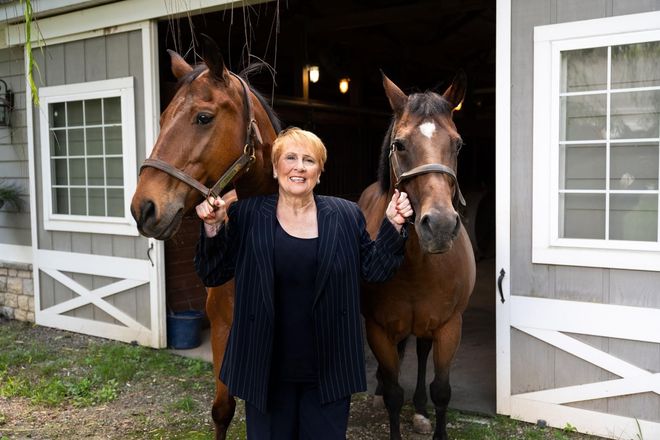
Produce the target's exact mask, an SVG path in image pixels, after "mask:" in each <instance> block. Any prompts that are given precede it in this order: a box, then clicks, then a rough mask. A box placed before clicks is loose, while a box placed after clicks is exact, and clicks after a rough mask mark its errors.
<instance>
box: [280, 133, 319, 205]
mask: <svg viewBox="0 0 660 440" xmlns="http://www.w3.org/2000/svg"><path fill="white" fill-rule="evenodd" d="M275 174H276V175H277V183H278V184H279V186H280V191H281V192H284V193H285V194H288V195H291V196H296V197H304V196H307V195H309V194H311V193H312V191H313V190H314V187H315V186H316V184H317V182H318V180H319V177H320V176H321V163H320V162H319V160H318V159H317V158H316V157H315V156H314V153H313V152H312V150H311V149H310V148H309V147H308V146H306V145H301V144H297V143H286V144H284V145H283V146H282V154H280V157H279V159H278V160H277V163H276V164H275Z"/></svg>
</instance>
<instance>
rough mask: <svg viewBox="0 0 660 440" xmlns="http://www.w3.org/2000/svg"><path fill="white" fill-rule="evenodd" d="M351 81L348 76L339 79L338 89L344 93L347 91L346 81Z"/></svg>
mask: <svg viewBox="0 0 660 440" xmlns="http://www.w3.org/2000/svg"><path fill="white" fill-rule="evenodd" d="M349 82H351V79H350V78H342V79H340V80H339V91H340V92H341V93H342V94H344V93H346V92H348V83H349Z"/></svg>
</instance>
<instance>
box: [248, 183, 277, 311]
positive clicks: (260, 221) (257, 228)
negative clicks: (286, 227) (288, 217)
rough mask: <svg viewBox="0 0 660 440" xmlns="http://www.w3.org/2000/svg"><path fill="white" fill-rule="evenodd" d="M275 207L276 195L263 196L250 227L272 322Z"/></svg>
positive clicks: (258, 269)
mask: <svg viewBox="0 0 660 440" xmlns="http://www.w3.org/2000/svg"><path fill="white" fill-rule="evenodd" d="M276 208H277V195H271V196H268V197H265V198H264V201H263V203H262V204H261V206H260V207H259V212H258V214H257V215H256V219H255V223H254V227H253V228H252V232H251V235H252V240H251V241H252V246H253V251H254V256H255V260H256V262H257V267H256V268H255V269H256V271H257V274H259V275H258V276H261V277H262V278H263V281H264V284H263V287H264V288H263V289H261V295H262V300H263V302H264V306H265V307H266V310H267V311H268V316H269V317H270V318H271V322H273V320H274V317H275V306H274V303H273V294H274V285H275V282H274V275H273V246H274V242H275V221H276V218H277V217H276V215H275V210H276Z"/></svg>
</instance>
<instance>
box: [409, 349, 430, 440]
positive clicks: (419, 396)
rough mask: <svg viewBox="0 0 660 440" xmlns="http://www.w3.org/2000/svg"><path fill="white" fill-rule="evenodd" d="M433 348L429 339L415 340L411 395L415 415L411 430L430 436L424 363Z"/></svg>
mask: <svg viewBox="0 0 660 440" xmlns="http://www.w3.org/2000/svg"><path fill="white" fill-rule="evenodd" d="M432 346H433V341H432V340H431V339H421V338H417V385H416V386H415V394H413V404H414V405H415V415H414V416H413V430H414V431H415V432H417V433H419V434H430V433H431V432H432V431H433V426H431V421H430V420H429V413H428V411H427V409H426V403H427V401H428V399H427V397H426V361H427V360H428V358H429V352H430V351H431V347H432Z"/></svg>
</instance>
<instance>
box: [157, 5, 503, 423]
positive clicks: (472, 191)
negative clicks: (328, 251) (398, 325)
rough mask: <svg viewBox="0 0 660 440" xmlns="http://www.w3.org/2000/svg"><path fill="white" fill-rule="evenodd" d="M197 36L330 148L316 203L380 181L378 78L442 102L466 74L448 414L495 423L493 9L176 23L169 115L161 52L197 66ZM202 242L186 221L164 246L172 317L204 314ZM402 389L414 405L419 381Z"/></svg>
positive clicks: (165, 32) (265, 9) (164, 36)
mask: <svg viewBox="0 0 660 440" xmlns="http://www.w3.org/2000/svg"><path fill="white" fill-rule="evenodd" d="M202 33H204V34H207V35H209V36H211V37H212V38H213V39H214V40H215V41H216V42H217V44H218V46H219V47H220V49H221V51H222V54H223V57H224V59H225V63H226V64H227V66H228V67H229V68H230V69H231V70H232V71H234V72H239V71H241V70H242V68H244V67H245V65H246V64H247V62H248V61H257V60H263V61H265V62H266V63H268V64H270V65H271V66H272V67H273V69H274V70H275V71H276V73H274V74H272V75H271V73H270V71H269V70H268V69H262V70H261V71H260V72H259V73H256V74H255V75H253V76H252V77H251V78H250V82H251V83H252V84H253V85H254V86H255V88H256V89H257V90H259V91H260V92H262V94H263V95H264V96H266V97H267V98H268V100H269V101H270V102H271V103H272V105H273V107H274V109H275V111H276V112H277V114H278V115H279V117H280V119H281V120H282V122H283V126H285V127H286V126H290V125H295V126H299V127H302V128H305V129H309V130H312V131H313V132H315V133H316V134H318V135H319V137H320V138H321V139H322V140H323V141H324V143H325V145H326V147H327V149H328V162H327V164H326V171H325V173H324V174H323V176H322V178H321V182H322V183H321V184H320V185H319V187H318V188H317V192H318V193H320V194H329V195H334V196H340V197H344V198H347V199H351V200H355V201H357V199H358V197H359V195H360V193H361V191H362V190H364V189H365V188H366V187H367V186H368V185H369V184H370V183H372V182H373V181H375V180H376V174H377V168H378V156H379V154H380V148H381V143H382V140H383V136H384V134H385V131H386V129H387V127H388V125H389V122H390V118H391V111H390V108H389V105H388V103H387V100H386V98H385V94H384V92H383V87H382V77H381V70H382V72H384V73H385V74H386V75H387V76H388V77H389V78H390V79H391V80H393V81H394V82H395V83H396V84H397V85H398V86H399V87H400V88H401V89H402V90H403V91H404V92H406V93H411V92H415V91H424V90H428V89H432V90H436V91H438V92H439V93H442V91H444V90H445V88H446V87H447V86H448V85H449V84H450V83H451V80H452V79H453V77H454V75H455V74H456V72H457V71H459V69H462V70H463V71H465V73H466V74H467V77H468V91H467V95H466V98H465V101H464V103H463V106H462V109H461V110H460V111H458V112H455V116H454V120H455V122H456V126H457V128H458V131H459V133H460V134H461V136H462V137H463V140H464V142H465V147H464V148H463V149H462V150H461V154H460V155H459V169H458V178H459V182H460V184H461V189H462V191H463V193H464V195H465V197H466V199H467V204H468V207H467V208H466V210H465V212H463V218H464V221H465V223H466V226H467V228H468V231H469V232H470V235H471V238H472V241H473V247H474V248H475V255H476V257H477V262H478V279H477V287H476V289H475V292H474V294H473V296H472V299H471V305H470V308H469V309H468V311H467V312H466V314H465V317H464V318H465V319H464V336H463V342H462V345H461V349H460V350H459V354H458V356H457V359H456V362H455V368H454V369H453V370H452V376H453V377H452V384H453V387H454V393H453V397H452V402H451V405H452V406H453V407H456V408H460V409H467V410H473V411H479V412H486V413H494V411H495V336H494V335H495V312H494V307H495V300H494V298H495V292H494V287H493V286H494V283H493V281H494V278H495V276H494V253H495V240H494V236H495V209H494V198H495V2H494V1H493V0H465V1H460V0H436V1H429V0H422V1H410V0H336V1H333V2H327V1H322V0H288V1H281V0H280V1H277V2H271V3H266V4H260V5H254V6H249V7H246V8H238V7H234V8H233V9H231V10H225V11H218V12H214V13H207V14H203V15H194V16H187V17H180V18H172V19H170V20H167V21H163V22H161V23H160V24H159V29H158V34H159V54H160V56H159V68H160V88H161V107H162V109H164V108H165V107H166V106H167V104H168V102H169V99H170V98H171V96H172V92H173V88H174V85H175V79H174V77H173V76H172V74H171V73H170V63H169V56H168V55H167V53H166V51H165V49H173V50H176V51H177V52H179V53H180V54H182V55H184V56H185V58H186V60H187V61H188V62H190V63H194V62H198V61H199V57H198V56H196V53H198V52H200V48H199V35H200V34H202ZM193 36H195V37H193ZM308 66H318V70H319V78H318V82H315V83H313V82H310V81H309V80H308V78H309V77H308V71H309V68H308ZM342 78H347V79H349V82H348V85H349V88H348V91H347V92H346V93H341V92H340V90H339V81H340V79H342ZM198 231H199V223H198V221H197V220H196V219H195V218H193V217H192V215H189V216H188V218H187V219H186V221H184V224H183V226H182V228H181V229H180V231H179V232H178V233H177V235H176V236H175V237H174V238H173V239H172V240H170V241H168V242H167V243H166V283H167V306H168V309H169V310H184V309H190V308H193V309H198V310H203V309H204V302H205V297H206V293H205V291H204V288H203V286H202V285H201V283H200V282H199V280H198V279H197V278H196V276H195V274H194V272H193V269H192V255H193V252H194V246H195V243H196V241H197V234H198ZM408 345H409V347H414V344H408ZM413 357H414V353H410V354H407V355H406V359H405V360H404V362H405V363H410V368H404V369H403V371H406V370H411V369H412V371H416V368H414V364H413V360H414V359H413ZM429 363H431V362H429ZM370 368H371V367H370ZM370 371H373V368H371V370H370ZM431 371H432V368H429V372H431ZM431 378H432V375H429V377H428V379H429V380H430V379H431ZM402 384H403V385H404V388H405V389H406V392H407V393H409V392H410V389H412V387H414V378H409V379H408V378H403V379H402ZM408 396H409V394H408Z"/></svg>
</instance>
